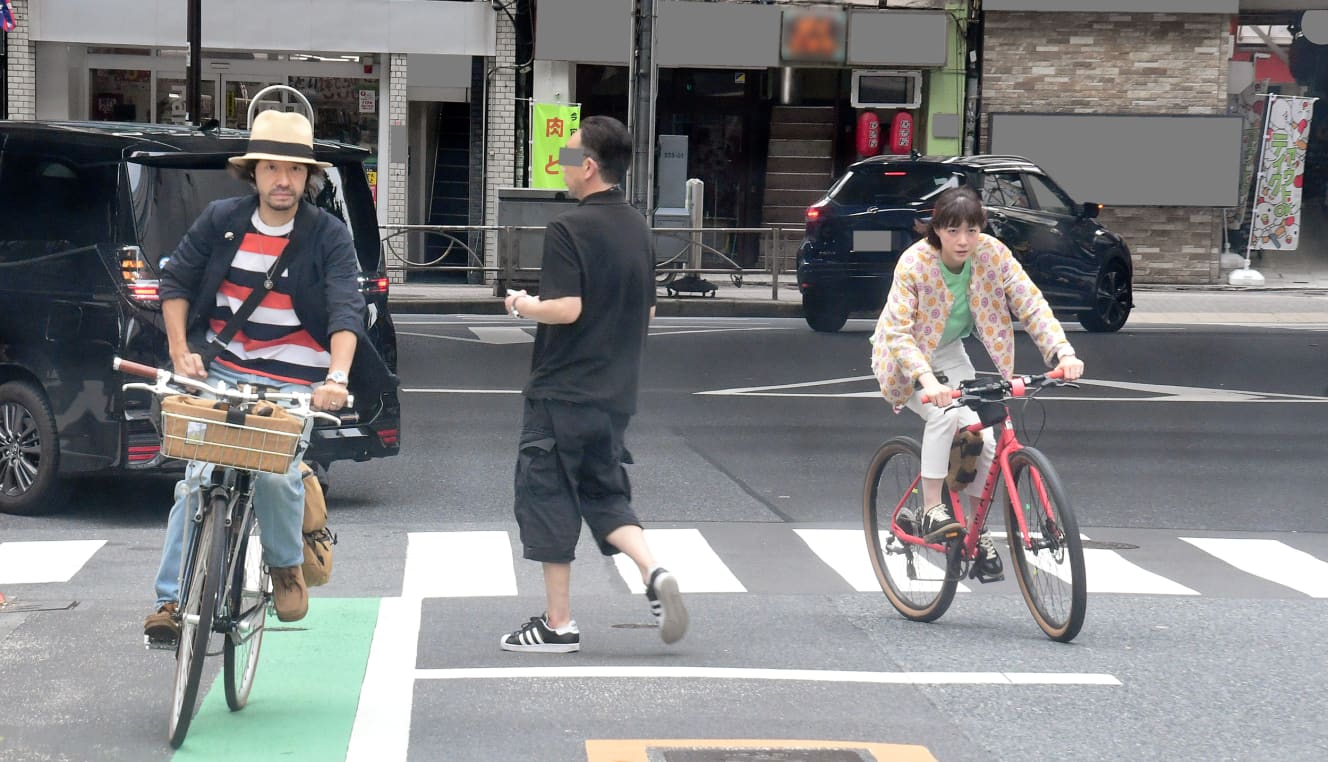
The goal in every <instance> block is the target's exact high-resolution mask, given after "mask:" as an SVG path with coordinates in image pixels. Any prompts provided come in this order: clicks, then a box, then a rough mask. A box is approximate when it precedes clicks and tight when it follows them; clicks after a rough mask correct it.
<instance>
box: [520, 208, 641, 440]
mask: <svg viewBox="0 0 1328 762" xmlns="http://www.w3.org/2000/svg"><path fill="white" fill-rule="evenodd" d="M654 270H655V258H654V253H653V250H652V248H651V237H650V228H649V226H648V225H646V221H645V218H644V217H643V216H642V215H641V213H640V212H638V211H637V210H636V209H635V208H633V207H632V206H631V205H630V204H628V203H627V199H626V198H625V197H624V196H623V193H622V191H620V190H617V189H612V190H606V191H601V192H599V193H594V194H591V195H590V196H587V197H586V198H584V199H582V201H581V203H580V204H578V205H577V206H576V208H574V209H570V210H568V211H567V212H564V213H563V214H560V215H558V217H557V218H556V219H554V220H553V221H552V222H550V223H549V226H548V228H547V229H546V231H545V233H544V262H543V265H542V271H541V273H540V291H539V296H540V299H541V300H549V299H558V298H561V297H565V296H579V297H581V317H579V318H578V319H577V320H576V322H574V323H572V324H570V325H545V324H543V323H541V324H540V326H539V329H538V330H537V331H536V333H535V351H534V355H533V356H532V357H531V363H530V381H529V382H527V383H526V388H525V395H526V396H527V397H530V398H531V399H552V400H562V401H564V402H575V403H581V404H593V405H598V406H601V407H604V408H607V409H609V410H612V411H614V412H618V413H626V414H632V413H635V412H636V392H637V386H638V384H639V381H640V377H641V356H642V353H643V352H644V349H645V343H646V330H647V328H648V327H649V323H650V308H651V307H652V306H654V304H655V277H654Z"/></svg>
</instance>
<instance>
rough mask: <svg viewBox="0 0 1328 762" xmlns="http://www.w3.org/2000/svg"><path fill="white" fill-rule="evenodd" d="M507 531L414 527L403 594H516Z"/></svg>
mask: <svg viewBox="0 0 1328 762" xmlns="http://www.w3.org/2000/svg"><path fill="white" fill-rule="evenodd" d="M516 592H517V591H516V569H515V566H514V564H513V558H512V542H511V539H510V537H509V535H508V533H507V532H503V531H490V532H411V533H410V534H409V535H407V539H406V573H405V579H404V580H403V582H402V591H401V595H402V597H403V598H466V597H477V596H486V595H516Z"/></svg>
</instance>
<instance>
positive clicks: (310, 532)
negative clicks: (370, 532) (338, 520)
mask: <svg viewBox="0 0 1328 762" xmlns="http://www.w3.org/2000/svg"><path fill="white" fill-rule="evenodd" d="M300 478H301V479H302V480H303V481H304V524H303V526H301V528H300V531H301V532H303V533H304V564H302V569H303V571H304V584H306V585H308V586H309V587H318V586H319V585H326V584H327V581H328V580H329V579H331V578H332V546H333V545H336V544H337V536H336V535H335V534H332V531H331V530H330V529H328V528H327V501H326V500H325V499H324V497H323V487H322V485H320V484H319V483H318V478H317V477H316V476H315V475H314V471H313V469H312V468H310V467H309V466H308V464H306V463H301V464H300Z"/></svg>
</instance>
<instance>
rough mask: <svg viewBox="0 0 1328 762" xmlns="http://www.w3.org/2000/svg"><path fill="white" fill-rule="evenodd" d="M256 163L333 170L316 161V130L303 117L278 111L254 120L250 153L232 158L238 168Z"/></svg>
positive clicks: (328, 165) (324, 163) (265, 112)
mask: <svg viewBox="0 0 1328 762" xmlns="http://www.w3.org/2000/svg"><path fill="white" fill-rule="evenodd" d="M256 159H269V160H273V161H293V162H297V163H299V164H312V165H313V166H315V167H330V166H332V165H331V164H329V163H327V162H325V161H316V160H315V159H314V128H313V126H312V125H310V124H309V120H308V119H306V118H305V117H304V115H303V114H297V113H294V112H285V111H275V110H269V111H264V112H262V113H260V114H259V115H258V116H256V117H254V123H253V126H252V128H251V129H250V130H249V152H248V153H246V154H245V155H244V156H232V157H231V159H230V162H231V164H234V165H236V166H239V164H240V163H241V162H245V161H251V160H256Z"/></svg>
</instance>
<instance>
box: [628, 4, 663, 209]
mask: <svg viewBox="0 0 1328 762" xmlns="http://www.w3.org/2000/svg"><path fill="white" fill-rule="evenodd" d="M655 18H656V13H655V0H633V3H632V56H631V58H630V59H629V60H628V72H627V82H628V85H627V129H628V131H629V132H630V133H631V134H632V167H631V170H630V171H629V172H628V175H627V198H628V200H629V201H630V202H631V204H632V206H635V207H636V208H637V209H639V210H640V211H641V213H642V214H644V215H646V219H649V218H650V212H651V209H650V207H651V206H652V205H653V204H654V195H655V194H654V187H653V186H654V183H653V182H651V178H652V177H653V175H654V172H653V170H654V164H655V91H656V90H657V89H658V85H657V77H658V68H657V67H656V66H655Z"/></svg>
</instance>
